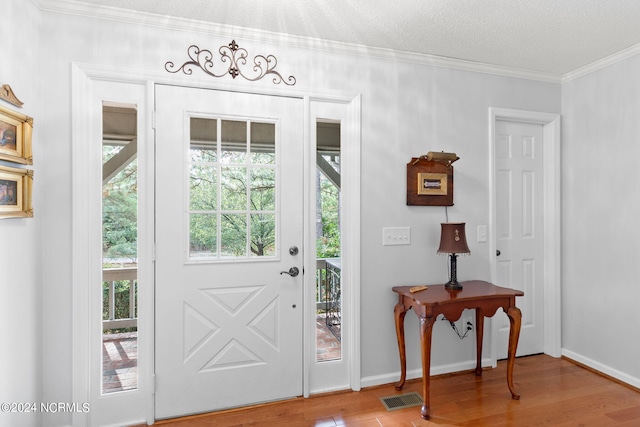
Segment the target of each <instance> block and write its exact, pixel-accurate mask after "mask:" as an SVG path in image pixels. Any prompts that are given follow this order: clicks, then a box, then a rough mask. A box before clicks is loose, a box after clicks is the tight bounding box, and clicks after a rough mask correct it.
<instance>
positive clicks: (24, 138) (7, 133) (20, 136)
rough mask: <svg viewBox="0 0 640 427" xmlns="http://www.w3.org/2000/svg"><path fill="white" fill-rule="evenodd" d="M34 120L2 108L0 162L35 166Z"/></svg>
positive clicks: (0, 116) (0, 109) (0, 107)
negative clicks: (32, 148) (5, 161)
mask: <svg viewBox="0 0 640 427" xmlns="http://www.w3.org/2000/svg"><path fill="white" fill-rule="evenodd" d="M32 131H33V118H31V117H29V116H25V115H24V114H21V113H18V112H15V111H12V110H10V109H8V108H4V107H2V106H0V160H8V161H10V162H14V163H22V164H25V165H31V164H33V154H32V152H31V134H32Z"/></svg>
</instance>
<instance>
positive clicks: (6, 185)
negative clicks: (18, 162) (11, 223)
mask: <svg viewBox="0 0 640 427" xmlns="http://www.w3.org/2000/svg"><path fill="white" fill-rule="evenodd" d="M32 188H33V171H32V170H30V169H19V168H12V167H8V166H2V165H0V219H2V218H31V217H33V207H32V205H31V202H32V201H31V194H32Z"/></svg>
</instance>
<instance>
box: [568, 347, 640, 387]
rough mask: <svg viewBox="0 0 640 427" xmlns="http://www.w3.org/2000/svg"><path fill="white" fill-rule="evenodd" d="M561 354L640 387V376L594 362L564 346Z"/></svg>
mask: <svg viewBox="0 0 640 427" xmlns="http://www.w3.org/2000/svg"><path fill="white" fill-rule="evenodd" d="M562 355H563V356H564V357H566V358H568V359H571V360H574V361H576V362H578V363H581V364H583V365H585V366H588V367H589V368H591V369H594V370H596V371H598V372H601V373H603V374H605V375H608V376H610V377H612V378H615V379H617V380H620V381H622V382H623V383H625V384H629V385H630V386H632V387H636V388H640V378H637V377H634V376H631V375H629V374H627V373H624V372H622V371H619V370H617V369H615V368H612V367H610V366H607V365H604V364H602V363H600V362H596V361H595V360H593V359H590V358H588V357H585V356H582V355H580V354H578V353H574V352H573V351H571V350H567V349H565V348H563V349H562Z"/></svg>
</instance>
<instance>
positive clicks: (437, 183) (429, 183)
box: [418, 172, 447, 196]
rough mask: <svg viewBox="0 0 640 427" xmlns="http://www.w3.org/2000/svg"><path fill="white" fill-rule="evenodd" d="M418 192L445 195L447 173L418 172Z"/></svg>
mask: <svg viewBox="0 0 640 427" xmlns="http://www.w3.org/2000/svg"><path fill="white" fill-rule="evenodd" d="M418 194H421V195H431V196H446V195H447V174H446V173H430V172H423V173H419V174H418Z"/></svg>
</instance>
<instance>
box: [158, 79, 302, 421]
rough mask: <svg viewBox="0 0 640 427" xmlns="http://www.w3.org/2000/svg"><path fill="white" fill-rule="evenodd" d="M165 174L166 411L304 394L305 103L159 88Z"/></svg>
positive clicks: (162, 347) (161, 320)
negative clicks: (303, 196) (303, 238)
mask: <svg viewBox="0 0 640 427" xmlns="http://www.w3.org/2000/svg"><path fill="white" fill-rule="evenodd" d="M156 175H157V176H156V290H155V294H156V309H155V314H156V323H155V336H156V338H155V343H156V350H155V357H156V361H155V371H156V395H155V396H156V401H155V408H156V418H168V417H174V416H179V415H186V414H192V413H199V412H206V411H212V410H217V409H222V408H230V407H236V406H244V405H248V404H252V403H258V402H264V401H271V400H278V399H283V398H288V397H293V396H299V395H301V394H302V385H303V384H302V378H303V376H302V374H303V372H302V358H303V354H302V352H303V341H302V334H303V317H302V316H303V310H302V308H303V305H302V271H303V261H302V260H303V254H302V251H301V249H302V248H303V241H302V236H303V202H302V200H303V198H302V189H303V101H302V100H301V99H293V98H285V97H271V96H264V95H253V94H244V93H231V92H221V91H214V90H204V89H194V88H180V87H173V86H163V85H158V86H157V87H156ZM293 247H297V248H300V251H299V252H297V253H296V251H295V250H290V248H293ZM292 268H296V269H298V271H299V274H298V275H295V274H294V273H293V272H292V274H291V275H290V274H288V273H289V272H290V271H291V270H290V269H292ZM283 272H287V273H283Z"/></svg>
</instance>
